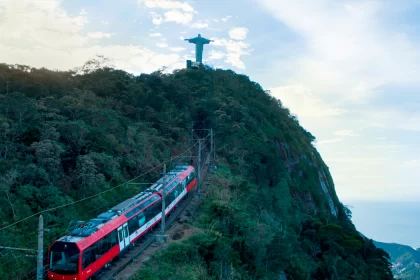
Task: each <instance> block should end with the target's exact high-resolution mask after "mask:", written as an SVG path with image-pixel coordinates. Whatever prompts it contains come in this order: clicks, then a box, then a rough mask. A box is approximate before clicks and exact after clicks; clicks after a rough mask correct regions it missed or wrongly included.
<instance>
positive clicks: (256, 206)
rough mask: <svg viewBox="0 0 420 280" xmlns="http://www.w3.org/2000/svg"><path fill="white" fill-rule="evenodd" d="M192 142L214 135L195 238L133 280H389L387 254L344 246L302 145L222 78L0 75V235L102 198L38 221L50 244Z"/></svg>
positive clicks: (333, 205)
mask: <svg viewBox="0 0 420 280" xmlns="http://www.w3.org/2000/svg"><path fill="white" fill-rule="evenodd" d="M193 128H196V129H200V128H213V129H214V131H215V139H216V153H217V156H218V165H219V169H218V171H217V172H216V173H215V174H214V175H213V176H214V180H215V185H214V186H213V187H212V189H211V191H209V192H208V193H207V196H206V198H205V200H204V204H203V205H202V207H201V211H202V212H201V215H200V217H201V218H200V220H199V221H198V226H199V227H200V228H201V229H202V231H201V233H200V234H197V235H194V236H192V237H191V238H189V239H188V240H186V241H184V242H182V243H179V244H176V245H173V246H171V247H170V248H169V249H168V250H167V251H166V252H164V253H163V254H162V257H161V258H159V259H157V258H152V259H151V261H150V263H149V266H148V268H147V269H145V270H143V271H141V272H140V274H139V275H138V279H282V278H284V275H287V279H360V280H366V279H372V280H373V279H375V280H376V279H377V280H386V279H392V273H391V270H390V263H389V259H388V258H389V256H388V255H387V253H385V252H384V251H383V250H381V249H377V248H376V247H375V246H374V245H373V243H372V241H369V240H365V239H363V238H362V237H361V236H360V235H359V234H358V233H357V231H356V230H355V228H354V226H353V224H352V223H351V221H350V216H351V213H350V211H349V210H348V209H346V208H345V207H343V205H342V204H341V203H340V202H339V200H338V198H337V195H336V193H335V190H334V184H333V181H332V178H331V175H330V173H329V171H328V168H327V166H326V165H325V164H324V162H323V161H322V159H321V157H320V155H319V154H318V152H317V151H316V149H315V148H314V147H313V145H312V142H313V141H314V140H315V138H314V137H313V136H312V135H311V134H310V133H309V132H307V131H306V130H305V129H303V128H302V127H301V126H300V125H299V123H298V120H297V119H296V117H294V116H292V115H291V113H290V112H289V110H288V109H286V108H285V107H284V106H283V105H282V103H281V101H280V100H276V99H275V98H273V97H272V96H271V95H270V93H269V92H267V91H264V90H263V89H262V88H261V86H260V85H258V84H257V83H255V82H252V81H250V80H249V78H248V77H246V76H244V75H237V74H235V73H234V72H232V71H229V70H219V69H217V70H213V69H207V68H206V69H200V70H185V69H184V70H177V71H175V72H173V73H171V74H164V73H162V72H161V71H157V72H155V73H152V74H150V75H146V74H142V75H140V76H134V75H131V74H129V73H126V72H124V71H120V70H116V69H113V68H101V67H98V68H96V69H94V70H92V71H85V72H84V73H78V74H76V73H74V72H55V71H49V70H46V69H33V68H30V67H26V66H10V65H4V64H3V65H0V192H1V196H0V218H1V222H0V227H4V226H6V225H8V224H10V223H12V222H14V221H18V220H20V219H22V218H24V217H27V216H29V215H31V214H33V213H36V212H38V211H41V210H44V209H47V208H52V207H59V206H62V205H65V204H71V203H72V202H73V201H76V200H79V199H83V198H87V197H89V196H92V195H94V194H98V193H100V192H102V191H105V190H110V191H109V192H107V193H105V194H103V195H100V196H96V197H94V198H91V199H89V200H86V201H84V202H81V203H77V204H74V205H69V206H68V207H63V208H59V209H57V210H54V211H50V212H46V213H44V218H45V223H46V225H45V226H46V227H47V228H49V229H50V231H49V232H47V233H46V236H45V239H46V241H45V243H46V244H50V243H51V242H52V241H53V240H54V238H56V237H57V236H59V235H62V234H63V233H64V232H65V229H66V228H67V226H68V223H69V221H70V220H86V219H89V218H91V217H93V216H94V215H97V214H99V213H100V212H101V211H104V210H106V209H107V208H109V207H110V206H113V205H114V204H117V203H118V202H120V201H122V200H123V199H124V198H126V197H128V196H130V195H132V194H133V193H135V192H137V191H139V190H138V189H136V188H134V187H125V186H123V187H118V188H115V189H112V190H111V188H114V187H116V186H118V185H119V184H121V183H122V182H125V181H126V180H129V179H131V178H134V177H135V176H138V175H140V174H142V173H143V172H145V171H146V170H149V169H151V168H153V167H155V166H157V165H158V164H159V162H162V161H163V160H166V159H168V158H170V157H171V156H174V155H178V154H180V153H181V152H183V151H185V150H187V149H188V148H189V147H190V146H191V131H192V129H193ZM160 171H161V170H159V169H156V170H154V171H153V172H151V173H149V174H147V175H146V176H143V177H141V178H140V181H139V182H153V180H155V179H156V178H157V177H158V176H159V172H160ZM36 227H37V217H34V218H32V219H28V220H26V221H25V222H22V223H19V224H18V225H17V226H12V227H9V228H7V229H6V230H2V231H0V244H5V245H6V246H19V247H26V248H36ZM0 253H1V254H2V255H1V256H0V279H15V278H16V277H22V276H23V275H24V274H26V273H28V272H29V271H31V270H32V271H33V270H34V268H35V266H34V264H35V261H34V259H33V258H30V257H23V254H24V253H19V252H14V253H13V254H11V253H10V252H6V251H3V252H0ZM2 256H3V257H2ZM186 260H188V261H186ZM280 277H281V278H280Z"/></svg>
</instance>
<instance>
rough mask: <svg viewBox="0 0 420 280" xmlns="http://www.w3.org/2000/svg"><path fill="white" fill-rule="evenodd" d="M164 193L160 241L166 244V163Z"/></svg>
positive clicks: (163, 183) (164, 168)
mask: <svg viewBox="0 0 420 280" xmlns="http://www.w3.org/2000/svg"><path fill="white" fill-rule="evenodd" d="M162 185H163V191H162V220H161V222H160V236H158V238H159V241H160V242H162V243H165V242H166V236H165V208H166V163H164V164H163V182H162Z"/></svg>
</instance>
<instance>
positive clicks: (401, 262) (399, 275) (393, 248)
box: [374, 241, 420, 280]
mask: <svg viewBox="0 0 420 280" xmlns="http://www.w3.org/2000/svg"><path fill="white" fill-rule="evenodd" d="M374 243H375V245H376V247H378V248H381V249H383V250H385V251H386V252H387V253H388V254H389V255H390V256H391V262H392V272H393V273H394V276H395V278H396V279H404V280H420V248H417V249H416V250H414V249H413V248H411V247H410V246H406V245H401V244H396V243H383V242H377V241H374Z"/></svg>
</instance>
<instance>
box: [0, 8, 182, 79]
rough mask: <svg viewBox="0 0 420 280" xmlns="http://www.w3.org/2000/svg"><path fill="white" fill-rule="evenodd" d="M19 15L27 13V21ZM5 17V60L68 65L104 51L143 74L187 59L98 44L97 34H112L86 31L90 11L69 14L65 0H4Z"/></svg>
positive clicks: (1, 42)
mask: <svg viewBox="0 0 420 280" xmlns="http://www.w3.org/2000/svg"><path fill="white" fill-rule="evenodd" d="M16 14H22V15H25V20H22V18H20V17H17V16H16ZM0 18H1V19H2V20H1V21H0V30H2V32H0V61H2V62H4V63H8V64H16V63H17V64H25V65H30V66H33V67H38V68H39V67H47V68H50V69H58V70H68V69H72V68H74V67H77V66H81V65H83V64H84V63H85V62H86V61H87V60H89V59H92V58H94V57H95V56H96V55H104V56H105V57H108V58H110V59H111V60H112V64H114V65H115V66H116V67H117V68H120V69H124V70H126V71H129V72H132V73H136V74H138V73H141V72H145V73H150V72H152V71H155V70H156V69H158V68H159V67H162V66H167V67H168V70H170V69H173V68H174V67H175V66H176V65H180V63H181V62H182V60H181V57H180V56H179V55H178V54H159V53H157V52H155V51H152V50H149V49H147V48H145V47H142V46H133V45H111V44H108V45H96V44H95V41H92V40H91V39H92V37H94V38H99V37H101V38H107V37H109V36H110V35H108V33H96V32H92V33H89V32H87V30H85V29H86V26H85V25H86V22H87V18H86V16H81V15H76V16H71V15H69V14H68V13H67V12H66V11H65V10H64V9H63V8H62V6H61V1H60V0H46V1H30V0H21V1H4V0H3V1H0ZM84 34H90V36H88V35H84Z"/></svg>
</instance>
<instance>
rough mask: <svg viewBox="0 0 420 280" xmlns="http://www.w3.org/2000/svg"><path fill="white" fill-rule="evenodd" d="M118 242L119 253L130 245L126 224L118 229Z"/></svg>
mask: <svg viewBox="0 0 420 280" xmlns="http://www.w3.org/2000/svg"><path fill="white" fill-rule="evenodd" d="M118 242H119V243H120V251H122V250H124V249H125V248H126V247H127V246H128V245H129V244H130V235H129V234H128V224H127V223H125V224H124V225H123V226H121V227H119V228H118Z"/></svg>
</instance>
